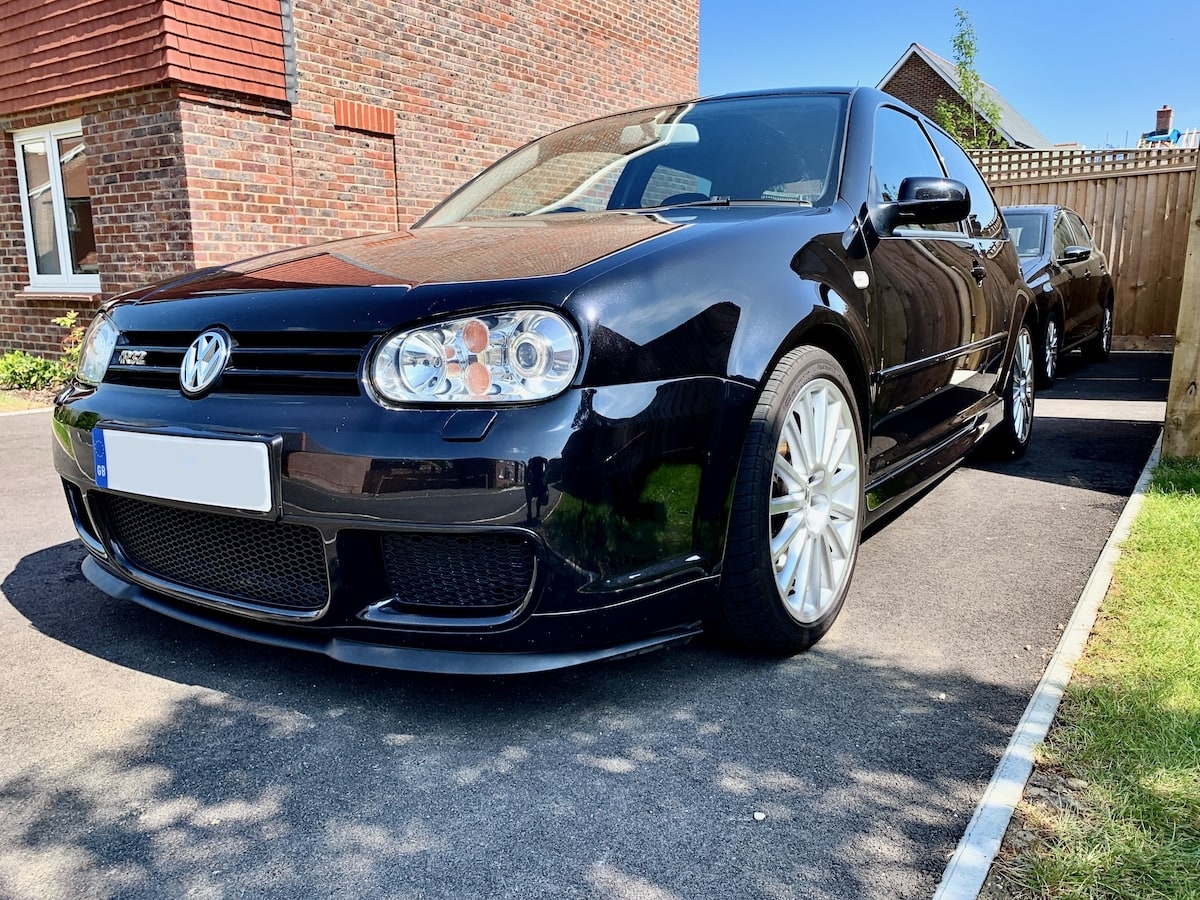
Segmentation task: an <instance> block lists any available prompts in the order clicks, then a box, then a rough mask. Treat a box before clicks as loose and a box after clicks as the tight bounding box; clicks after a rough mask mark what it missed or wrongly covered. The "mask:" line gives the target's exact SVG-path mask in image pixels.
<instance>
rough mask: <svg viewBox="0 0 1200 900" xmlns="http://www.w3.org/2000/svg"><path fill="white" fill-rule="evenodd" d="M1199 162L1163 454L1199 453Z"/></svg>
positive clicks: (1180, 298) (1190, 454)
mask: <svg viewBox="0 0 1200 900" xmlns="http://www.w3.org/2000/svg"><path fill="white" fill-rule="evenodd" d="M1198 389H1200V162H1198V163H1197V168H1196V187H1195V189H1194V190H1193V192H1192V211H1191V216H1190V217H1189V222H1188V241H1187V257H1186V259H1185V261H1184V264H1183V291H1182V293H1181V294H1180V297H1179V324H1178V325H1176V327H1175V356H1174V359H1173V361H1172V363H1171V386H1170V389H1169V390H1168V392H1167V419H1166V422H1164V423H1163V456H1200V390H1198Z"/></svg>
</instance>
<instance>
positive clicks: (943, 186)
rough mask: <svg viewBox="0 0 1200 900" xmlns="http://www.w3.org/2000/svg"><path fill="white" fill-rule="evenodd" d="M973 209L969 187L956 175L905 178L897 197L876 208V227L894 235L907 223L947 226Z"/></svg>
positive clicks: (959, 220)
mask: <svg viewBox="0 0 1200 900" xmlns="http://www.w3.org/2000/svg"><path fill="white" fill-rule="evenodd" d="M970 212H971V195H970V193H969V192H968V191H967V186H966V185H965V184H963V183H962V182H961V181H955V180H954V179H952V178H905V179H904V180H903V181H902V182H900V190H899V191H898V192H897V199H896V200H895V201H894V202H892V203H884V204H882V205H881V206H879V207H878V208H877V209H876V211H875V216H874V217H873V218H874V219H875V227H876V230H877V231H879V233H880V234H890V233H891V232H892V230H894V229H896V228H902V227H904V226H905V225H945V224H947V223H949V222H961V221H962V220H963V219H965V218H966V217H967V215H968V214H969V213H970Z"/></svg>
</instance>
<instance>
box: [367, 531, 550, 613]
mask: <svg viewBox="0 0 1200 900" xmlns="http://www.w3.org/2000/svg"><path fill="white" fill-rule="evenodd" d="M535 558H536V557H535V553H534V548H533V545H532V544H531V543H530V542H529V541H528V540H527V539H526V538H523V537H521V536H520V535H516V534H496V535H481V534H461V535H460V534H386V535H384V536H383V561H384V567H385V568H386V570H387V579H388V585H389V587H390V590H391V591H392V595H393V598H394V599H395V600H396V601H398V602H400V603H404V604H408V605H412V606H419V607H435V608H440V609H444V610H460V611H470V610H489V611H500V610H503V609H508V608H512V607H515V606H518V605H519V604H520V603H522V602H523V601H524V600H525V598H526V597H527V596H528V594H529V589H530V587H531V586H532V584H533V578H534V571H535V564H534V560H535Z"/></svg>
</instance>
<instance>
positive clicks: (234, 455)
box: [92, 428, 274, 512]
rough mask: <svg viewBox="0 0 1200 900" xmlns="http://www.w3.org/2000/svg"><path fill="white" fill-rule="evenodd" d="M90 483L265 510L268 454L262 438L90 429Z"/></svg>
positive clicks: (269, 500)
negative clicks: (93, 471)
mask: <svg viewBox="0 0 1200 900" xmlns="http://www.w3.org/2000/svg"><path fill="white" fill-rule="evenodd" d="M92 444H93V447H94V449H95V455H96V486H97V487H101V488H110V489H112V490H114V491H125V492H126V493H129V494H141V495H142V496H145V497H158V498H160V499H163V500H181V501H183V502H185V503H201V504H204V505H205V506H223V507H226V508H228V509H253V510H257V511H259V512H269V511H270V510H271V509H272V508H273V507H274V502H273V498H272V492H271V457H270V453H269V451H268V448H267V445H266V444H265V443H264V442H262V441H227V440H221V439H215V438H192V437H179V436H176V435H170V434H142V433H140V432H136V431H109V430H105V429H101V428H96V429H93V431H92Z"/></svg>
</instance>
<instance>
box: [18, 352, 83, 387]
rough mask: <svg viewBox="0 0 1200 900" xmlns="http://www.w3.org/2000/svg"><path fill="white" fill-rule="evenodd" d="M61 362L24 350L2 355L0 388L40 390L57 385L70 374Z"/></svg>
mask: <svg viewBox="0 0 1200 900" xmlns="http://www.w3.org/2000/svg"><path fill="white" fill-rule="evenodd" d="M70 371H71V370H70V369H67V368H66V367H65V366H64V365H63V364H62V363H61V362H57V361H55V360H52V359H44V358H42V357H40V356H33V355H31V354H29V353H26V352H25V351H24V350H10V351H9V352H8V353H5V354H2V355H0V388H10V389H11V388H16V389H18V390H25V391H38V390H43V389H45V388H52V387H56V386H57V385H59V384H62V383H63V382H64V381H66V379H67V377H68V375H69V374H70Z"/></svg>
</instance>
